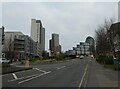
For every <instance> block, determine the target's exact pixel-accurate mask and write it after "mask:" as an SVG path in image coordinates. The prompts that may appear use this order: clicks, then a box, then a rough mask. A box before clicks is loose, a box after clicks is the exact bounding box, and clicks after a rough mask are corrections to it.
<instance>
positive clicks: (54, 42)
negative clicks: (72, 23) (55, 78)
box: [49, 33, 61, 55]
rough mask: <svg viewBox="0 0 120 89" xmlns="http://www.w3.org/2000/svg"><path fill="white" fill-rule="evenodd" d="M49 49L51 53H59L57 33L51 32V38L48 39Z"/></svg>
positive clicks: (59, 46)
mask: <svg viewBox="0 0 120 89" xmlns="http://www.w3.org/2000/svg"><path fill="white" fill-rule="evenodd" d="M49 49H50V51H51V54H53V55H55V54H57V53H61V45H60V44H59V34H55V33H54V34H52V39H50V40H49Z"/></svg>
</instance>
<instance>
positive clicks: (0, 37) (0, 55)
mask: <svg viewBox="0 0 120 89" xmlns="http://www.w3.org/2000/svg"><path fill="white" fill-rule="evenodd" d="M0 58H2V28H0Z"/></svg>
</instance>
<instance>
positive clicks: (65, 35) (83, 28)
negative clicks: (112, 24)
mask: <svg viewBox="0 0 120 89" xmlns="http://www.w3.org/2000/svg"><path fill="white" fill-rule="evenodd" d="M117 8H118V7H117V3H115V2H101V3H100V2H99V3H97V2H87V3H85V2H79V3H78V2H60V3H58V2H46V3H45V2H40V3H35V2H34V3H33V2H32V3H30V2H29V3H28V2H21V3H17V2H13V3H12V2H11V3H3V25H4V26H5V27H6V31H11V30H13V31H21V32H23V33H24V34H28V35H30V30H31V18H35V19H40V20H42V23H43V26H44V27H45V29H46V49H48V47H49V46H48V40H49V39H50V38H51V34H52V33H58V34H59V35H60V44H61V45H62V47H63V50H64V51H65V50H68V49H71V48H72V47H73V46H75V45H76V44H77V43H79V42H80V41H84V40H85V38H86V37H87V36H88V35H92V36H94V30H95V29H96V27H97V26H98V25H99V24H102V23H103V22H104V19H105V18H111V17H115V18H117Z"/></svg>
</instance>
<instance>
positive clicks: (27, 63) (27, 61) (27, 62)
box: [25, 60, 30, 68]
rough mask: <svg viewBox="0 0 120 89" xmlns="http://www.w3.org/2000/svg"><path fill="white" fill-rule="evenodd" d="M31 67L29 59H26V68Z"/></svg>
mask: <svg viewBox="0 0 120 89" xmlns="http://www.w3.org/2000/svg"><path fill="white" fill-rule="evenodd" d="M29 67H30V64H29V60H26V61H25V68H29Z"/></svg>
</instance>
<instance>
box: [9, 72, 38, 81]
mask: <svg viewBox="0 0 120 89" xmlns="http://www.w3.org/2000/svg"><path fill="white" fill-rule="evenodd" d="M37 75H39V74H34V75H30V76H26V77H21V78H18V79H13V80H8V82H12V81H16V80H21V79H25V78H29V77H33V76H37Z"/></svg>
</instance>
